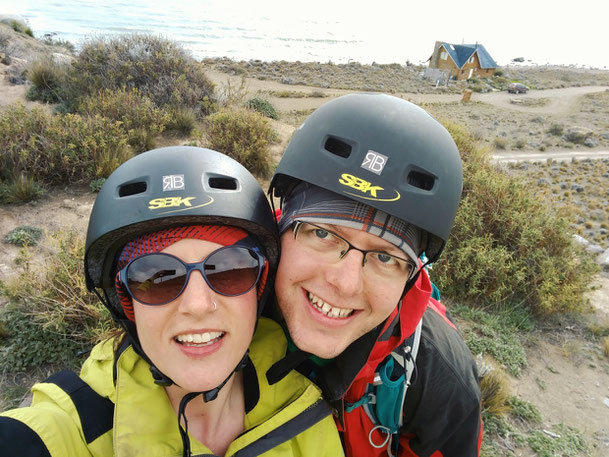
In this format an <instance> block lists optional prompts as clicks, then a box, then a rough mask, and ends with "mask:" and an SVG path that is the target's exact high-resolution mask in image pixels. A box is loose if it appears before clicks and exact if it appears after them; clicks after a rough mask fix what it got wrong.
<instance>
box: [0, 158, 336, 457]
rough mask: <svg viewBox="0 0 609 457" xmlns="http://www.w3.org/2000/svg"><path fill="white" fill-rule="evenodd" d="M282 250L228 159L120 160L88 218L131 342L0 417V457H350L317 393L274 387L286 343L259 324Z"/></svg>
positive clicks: (88, 261)
mask: <svg viewBox="0 0 609 457" xmlns="http://www.w3.org/2000/svg"><path fill="white" fill-rule="evenodd" d="M278 254H279V245H278V238H277V232H276V226H275V221H274V219H273V215H272V213H271V211H270V208H269V206H268V202H267V200H266V197H265V195H264V193H263V192H262V190H261V188H260V186H259V185H258V183H257V182H256V180H255V179H254V178H253V177H252V176H251V175H250V174H249V172H248V171H247V170H246V169H245V168H243V167H242V166H241V165H239V164H238V163H237V162H235V161H234V160H232V159H231V158H229V157H227V156H225V155H223V154H220V153H218V152H215V151H211V150H208V149H201V148H193V147H169V148H161V149H156V150H152V151H148V152H146V153H144V154H140V155H139V156H137V157H135V158H133V159H131V160H129V161H127V162H126V163H124V164H123V165H121V166H120V167H119V168H118V169H117V170H116V171H115V172H114V173H113V174H112V175H111V176H110V177H109V178H108V180H107V181H106V183H105V184H104V186H103V188H102V189H101V191H100V193H99V195H98V197H97V199H96V202H95V205H94V207H93V210H92V213H91V218H90V220H89V230H88V233H87V241H86V251H85V275H86V279H87V285H88V287H89V288H90V289H92V290H94V291H95V292H96V293H97V295H98V296H99V298H100V299H101V300H102V302H103V303H104V304H105V306H106V307H107V308H108V309H109V310H110V312H111V314H112V317H113V318H114V319H115V320H116V321H117V322H118V323H119V324H120V325H121V326H122V328H123V329H124V330H125V334H124V337H123V338H114V339H112V340H109V341H106V342H103V343H101V344H99V345H97V346H96V347H95V348H94V349H93V350H92V352H91V355H90V356H89V358H88V359H87V361H86V362H85V364H84V365H83V367H82V370H81V378H76V379H74V378H75V377H70V376H67V375H65V374H61V375H59V376H58V377H52V378H50V380H47V382H45V383H40V384H37V385H35V386H34V388H33V392H34V397H33V403H32V406H31V407H28V408H22V409H16V410H12V411H8V412H6V413H4V414H3V415H2V417H0V454H1V455H3V456H4V455H15V456H17V455H19V456H22V457H23V456H25V457H27V456H34V455H35V456H43V455H44V456H49V455H50V456H53V457H55V456H108V455H115V456H117V457H119V456H120V457H122V456H135V455H141V456H159V457H160V456H177V455H180V454H181V455H183V456H190V455H227V456H232V455H239V456H242V455H269V456H271V455H282V456H283V455H286V456H290V455H315V456H318V455H328V456H330V455H331V456H335V455H343V454H342V448H341V445H340V440H339V438H338V433H337V431H336V427H335V425H334V421H333V419H332V417H331V415H330V413H329V409H328V407H327V406H326V404H325V403H324V402H323V400H322V399H321V395H320V391H319V389H318V388H317V387H316V386H314V385H313V384H312V383H311V382H310V381H308V380H307V379H306V378H304V377H302V376H301V375H299V374H298V373H296V372H292V373H290V375H289V376H288V377H287V378H285V379H284V380H283V381H282V382H281V383H278V384H274V385H273V386H270V385H269V384H268V382H267V380H266V376H265V373H266V371H267V369H268V368H269V367H270V366H271V365H272V364H273V363H274V362H275V361H277V360H279V359H280V358H282V357H283V356H284V355H285V352H286V346H287V343H286V341H285V338H284V337H283V334H282V331H281V329H280V328H279V327H278V326H277V325H276V324H274V323H273V322H271V321H269V320H267V319H264V318H261V319H258V318H259V316H260V312H261V309H262V306H261V304H262V303H264V301H265V299H266V296H267V294H268V293H269V291H270V289H271V284H272V281H271V276H272V275H273V274H274V272H275V269H276V266H277V261H278ZM98 288H99V289H102V291H103V297H102V295H101V294H100V293H99V292H98V290H97V289H98ZM254 330H255V335H254ZM252 335H254V336H253V339H252ZM82 381H84V383H83V382H82ZM201 397H202V398H201Z"/></svg>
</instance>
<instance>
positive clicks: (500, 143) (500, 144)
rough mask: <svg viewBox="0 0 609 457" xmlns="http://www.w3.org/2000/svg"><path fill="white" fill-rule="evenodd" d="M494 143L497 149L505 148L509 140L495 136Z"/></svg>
mask: <svg viewBox="0 0 609 457" xmlns="http://www.w3.org/2000/svg"><path fill="white" fill-rule="evenodd" d="M493 144H494V145H495V149H505V147H506V146H507V141H506V140H505V138H501V137H495V140H494V141H493Z"/></svg>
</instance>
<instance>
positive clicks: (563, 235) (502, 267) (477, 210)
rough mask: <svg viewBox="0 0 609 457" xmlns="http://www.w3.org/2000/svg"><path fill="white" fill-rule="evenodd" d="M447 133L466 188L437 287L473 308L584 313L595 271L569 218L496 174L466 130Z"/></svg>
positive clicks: (436, 277)
mask: <svg viewBox="0 0 609 457" xmlns="http://www.w3.org/2000/svg"><path fill="white" fill-rule="evenodd" d="M447 128H448V129H449V131H450V132H451V134H452V135H453V138H454V139H455V141H456V143H457V146H458V147H459V150H460V152H461V155H462V158H463V164H464V189H463V194H462V199H461V204H460V207H459V211H458V212H457V217H456V220H455V225H454V228H453V230H452V233H451V236H450V238H449V240H448V243H447V246H446V249H445V251H444V253H443V255H442V257H441V258H440V260H439V261H438V263H437V264H436V265H435V266H434V281H435V282H437V284H438V286H439V287H440V289H441V290H443V291H444V292H445V294H446V295H449V296H451V297H452V298H454V299H455V300H460V301H465V302H468V303H471V304H478V305H495V306H499V305H501V304H523V305H525V306H527V307H529V308H530V309H531V310H532V311H534V312H535V313H540V314H543V313H553V312H558V311H567V310H583V307H584V305H585V302H584V300H582V298H581V297H582V296H583V294H584V292H585V291H586V290H587V288H588V285H589V283H590V280H591V279H590V278H591V276H592V275H593V273H595V272H596V271H597V267H596V266H595V264H594V263H593V261H591V260H590V256H587V255H584V254H583V252H582V251H581V249H582V248H581V247H579V246H577V245H575V243H574V242H573V238H572V233H573V232H572V230H571V228H570V224H569V218H568V216H567V215H566V214H565V213H564V211H562V210H557V209H556V208H553V207H552V206H553V205H548V204H547V203H545V202H544V201H542V200H541V197H539V196H537V195H536V194H534V193H531V192H530V189H529V188H528V187H527V186H526V185H525V183H524V182H523V181H522V180H520V179H517V178H514V177H510V176H508V175H507V174H505V173H504V172H502V171H500V170H498V169H496V168H494V167H493V166H492V165H491V164H490V161H489V158H488V155H487V153H486V152H485V151H483V150H482V149H481V148H480V147H479V146H478V145H476V144H475V143H474V142H473V140H472V139H471V136H470V135H469V134H468V133H467V132H466V131H465V130H464V129H462V128H460V127H456V126H454V125H450V124H447Z"/></svg>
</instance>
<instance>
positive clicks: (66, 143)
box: [0, 104, 133, 185]
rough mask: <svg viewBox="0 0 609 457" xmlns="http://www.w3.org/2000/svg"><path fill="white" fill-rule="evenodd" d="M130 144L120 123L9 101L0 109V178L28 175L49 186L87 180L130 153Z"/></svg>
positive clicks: (102, 174)
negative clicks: (26, 106) (53, 111)
mask: <svg viewBox="0 0 609 457" xmlns="http://www.w3.org/2000/svg"><path fill="white" fill-rule="evenodd" d="M127 142H128V137H127V135H126V133H125V131H124V128H123V127H122V125H121V123H120V122H118V121H112V120H110V119H107V118H104V117H100V116H88V117H81V116H78V115H74V114H66V115H57V116H53V115H50V114H48V113H47V112H46V111H45V110H43V109H41V108H33V109H32V110H28V109H27V108H25V107H24V106H23V105H22V104H14V105H10V106H8V107H7V108H6V109H5V110H4V111H3V112H0V170H1V171H0V177H1V178H3V179H4V180H7V181H12V182H15V181H17V180H18V179H20V176H21V175H22V174H23V173H27V178H28V179H32V180H34V181H35V182H40V183H43V184H47V185H53V184H60V185H65V184H66V183H79V182H80V183H87V182H90V181H91V180H92V179H95V178H99V177H107V176H109V175H110V173H112V171H114V169H115V168H117V167H118V166H119V165H120V164H121V163H123V162H124V161H125V160H127V159H128V158H129V157H131V156H132V154H133V153H132V150H131V148H130V147H129V145H128V144H127Z"/></svg>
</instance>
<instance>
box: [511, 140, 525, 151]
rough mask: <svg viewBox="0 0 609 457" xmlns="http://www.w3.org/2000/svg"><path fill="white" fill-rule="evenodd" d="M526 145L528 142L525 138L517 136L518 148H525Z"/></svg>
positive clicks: (515, 142)
mask: <svg viewBox="0 0 609 457" xmlns="http://www.w3.org/2000/svg"><path fill="white" fill-rule="evenodd" d="M526 145H527V142H526V141H525V140H523V139H522V138H517V139H516V141H514V147H515V148H516V149H524V148H525V146H526Z"/></svg>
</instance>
